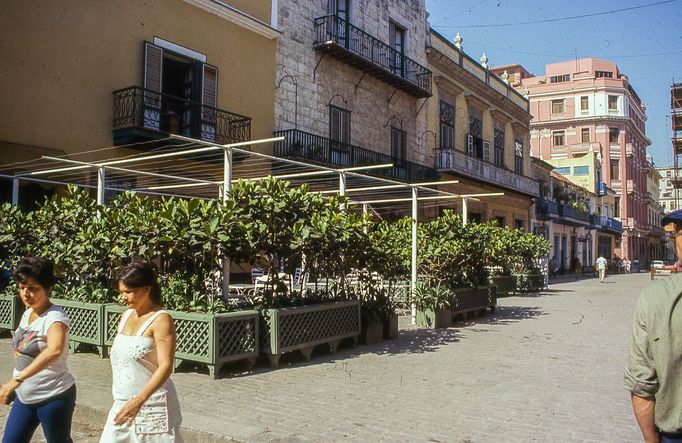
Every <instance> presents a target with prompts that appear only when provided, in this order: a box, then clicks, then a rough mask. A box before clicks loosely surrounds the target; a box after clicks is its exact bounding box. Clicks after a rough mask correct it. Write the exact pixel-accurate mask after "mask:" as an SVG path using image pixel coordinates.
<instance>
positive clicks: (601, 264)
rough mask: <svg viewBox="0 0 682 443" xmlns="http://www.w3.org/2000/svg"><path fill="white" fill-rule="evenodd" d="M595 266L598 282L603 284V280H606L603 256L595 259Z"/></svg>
mask: <svg viewBox="0 0 682 443" xmlns="http://www.w3.org/2000/svg"><path fill="white" fill-rule="evenodd" d="M596 266H597V270H598V271H599V282H600V283H604V278H606V259H605V258H604V256H603V255H600V256H599V258H598V259H597V263H596Z"/></svg>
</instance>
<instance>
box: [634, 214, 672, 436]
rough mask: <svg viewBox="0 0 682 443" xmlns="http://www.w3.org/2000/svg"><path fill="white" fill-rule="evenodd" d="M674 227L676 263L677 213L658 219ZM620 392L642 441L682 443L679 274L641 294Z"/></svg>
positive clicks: (653, 285) (655, 284) (661, 281)
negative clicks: (628, 398)
mask: <svg viewBox="0 0 682 443" xmlns="http://www.w3.org/2000/svg"><path fill="white" fill-rule="evenodd" d="M661 223H662V224H663V225H666V224H668V223H675V248H676V251H677V258H678V260H681V259H682V210H679V211H675V212H671V213H670V214H668V215H666V216H665V217H663V219H662V220H661ZM625 388H626V389H627V390H628V391H630V392H631V394H632V407H633V409H634V412H635V417H636V418H637V422H638V423H639V427H640V429H641V430H642V435H643V436H644V441H645V442H663V443H672V442H675V443H677V442H680V443H682V275H680V274H677V275H674V276H672V277H671V278H668V279H665V280H660V281H658V282H657V283H654V284H652V285H651V286H649V287H648V288H647V289H645V290H644V291H643V292H642V295H641V296H640V299H639V302H638V304H637V307H636V308H635V315H634V320H633V324H632V336H631V339H630V353H629V358H628V365H627V369H626V371H625Z"/></svg>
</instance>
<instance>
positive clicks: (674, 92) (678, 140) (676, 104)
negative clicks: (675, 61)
mask: <svg viewBox="0 0 682 443" xmlns="http://www.w3.org/2000/svg"><path fill="white" fill-rule="evenodd" d="M670 119H671V130H672V145H673V163H674V170H673V178H672V183H673V190H674V191H673V192H674V198H675V208H677V209H679V208H680V194H681V191H680V189H682V171H680V167H681V166H682V159H681V158H680V156H681V155H682V83H675V82H674V80H673V84H672V86H670Z"/></svg>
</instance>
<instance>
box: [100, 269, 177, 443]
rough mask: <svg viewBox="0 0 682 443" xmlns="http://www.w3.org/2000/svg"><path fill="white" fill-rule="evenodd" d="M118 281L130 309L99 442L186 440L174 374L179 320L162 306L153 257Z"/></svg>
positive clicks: (118, 340) (114, 355)
mask: <svg viewBox="0 0 682 443" xmlns="http://www.w3.org/2000/svg"><path fill="white" fill-rule="evenodd" d="M116 284H117V286H118V290H119V291H120V293H121V297H122V299H123V302H124V303H125V304H126V306H127V307H128V310H127V311H125V312H124V313H123V314H122V315H121V321H120V323H119V326H118V330H117V334H116V337H115V338H114V343H113V345H112V347H111V369H112V394H113V397H114V404H113V406H112V407H111V410H110V411H109V416H108V417H107V422H106V425H105V426H104V431H103V432H102V437H101V439H100V443H123V442H126V443H141V442H154V443H162V442H164V443H165V442H182V441H183V440H182V437H181V436H180V433H179V432H180V424H181V422H182V415H181V413H180V402H179V400H178V395H177V393H176V391H175V386H174V385H173V382H172V381H171V380H170V375H171V372H172V371H173V361H174V359H175V343H176V335H175V326H174V324H173V319H172V318H171V316H170V315H169V314H168V313H166V312H165V311H163V310H162V309H161V302H162V299H161V288H160V287H159V283H158V279H157V277H156V272H155V271H154V268H153V267H152V265H151V264H150V263H143V262H134V263H132V264H130V265H128V266H126V267H125V268H123V270H122V271H121V272H120V274H119V276H118V278H117V281H116Z"/></svg>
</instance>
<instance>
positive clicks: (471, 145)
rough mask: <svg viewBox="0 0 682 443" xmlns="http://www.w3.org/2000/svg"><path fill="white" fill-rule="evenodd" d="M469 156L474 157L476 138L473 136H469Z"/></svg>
mask: <svg viewBox="0 0 682 443" xmlns="http://www.w3.org/2000/svg"><path fill="white" fill-rule="evenodd" d="M467 155H469V156H470V157H473V156H474V136H473V135H471V134H469V135H467Z"/></svg>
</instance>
